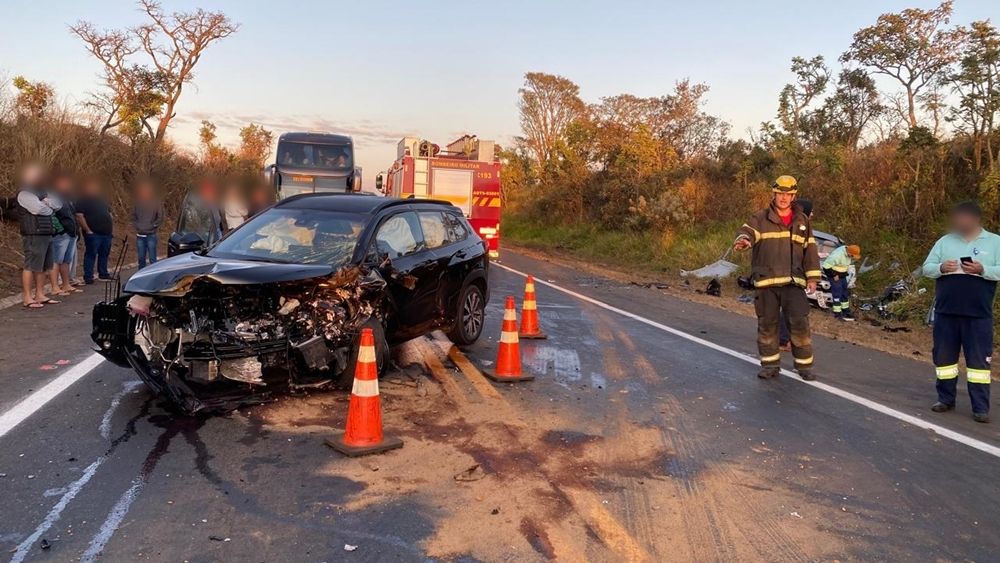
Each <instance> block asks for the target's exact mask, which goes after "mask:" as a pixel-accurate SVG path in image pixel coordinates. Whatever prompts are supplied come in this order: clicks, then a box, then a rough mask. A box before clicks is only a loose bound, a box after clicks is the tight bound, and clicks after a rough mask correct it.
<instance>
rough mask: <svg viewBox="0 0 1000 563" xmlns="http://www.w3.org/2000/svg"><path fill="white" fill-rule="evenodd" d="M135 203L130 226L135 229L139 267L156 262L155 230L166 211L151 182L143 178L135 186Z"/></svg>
mask: <svg viewBox="0 0 1000 563" xmlns="http://www.w3.org/2000/svg"><path fill="white" fill-rule="evenodd" d="M134 196H135V204H134V206H133V208H132V227H133V228H134V229H135V251H136V255H137V257H138V260H139V269H140V270H141V269H142V268H145V267H146V261H147V260H148V261H149V263H150V264H152V263H154V262H156V245H157V242H158V241H157V236H156V235H157V231H158V230H159V229H160V224H162V223H163V218H164V216H165V215H166V211H165V210H164V209H163V201H162V200H160V198H159V196H158V195H157V193H156V189H155V188H154V187H153V184H152V182H150V181H149V180H143V181H141V182H139V183H138V184H136V186H135V194H134Z"/></svg>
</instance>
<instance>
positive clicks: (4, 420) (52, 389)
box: [0, 352, 104, 438]
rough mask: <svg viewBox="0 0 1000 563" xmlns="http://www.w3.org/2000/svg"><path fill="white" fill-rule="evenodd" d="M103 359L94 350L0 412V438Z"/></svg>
mask: <svg viewBox="0 0 1000 563" xmlns="http://www.w3.org/2000/svg"><path fill="white" fill-rule="evenodd" d="M103 361H104V357H103V356H101V355H100V354H98V353H97V352H94V353H93V354H92V355H90V356H89V357H87V359H85V360H83V361H82V362H80V363H78V364H76V365H75V366H73V367H71V368H69V369H68V370H66V371H65V372H64V373H63V374H62V375H60V376H58V377H56V378H55V379H53V380H52V381H50V382H49V383H47V384H46V385H45V387H42V388H41V389H39V390H38V391H35V392H34V393H32V394H30V395H28V396H27V397H25V398H24V399H22V400H21V402H19V403H17V404H16V405H14V406H13V407H11V408H10V410H8V411H7V412H5V413H3V414H0V438H2V437H4V436H5V435H7V433H8V432H10V431H11V430H13V429H14V428H15V427H17V425H18V424H21V423H22V422H24V421H25V420H26V419H27V418H28V417H29V416H31V415H33V414H35V413H36V412H38V409H40V408H42V407H44V406H45V404H46V403H48V402H49V401H51V400H52V399H55V398H56V397H57V396H58V395H59V393H62V392H63V391H65V390H66V389H67V388H69V386H70V385H73V384H74V383H76V382H77V381H78V380H79V379H80V378H81V377H83V376H85V375H87V374H88V373H90V371H91V370H93V369H94V368H96V367H97V366H99V365H100V364H101V362H103Z"/></svg>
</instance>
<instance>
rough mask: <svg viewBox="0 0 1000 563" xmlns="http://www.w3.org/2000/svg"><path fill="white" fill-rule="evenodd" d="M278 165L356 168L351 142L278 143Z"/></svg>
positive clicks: (347, 169) (335, 169) (346, 169)
mask: <svg viewBox="0 0 1000 563" xmlns="http://www.w3.org/2000/svg"><path fill="white" fill-rule="evenodd" d="M278 166H294V167H297V168H315V169H318V170H334V171H338V172H347V171H350V170H352V169H353V168H354V155H353V154H352V151H351V145H349V144H346V143H345V144H323V143H294V142H288V141H282V142H280V143H278Z"/></svg>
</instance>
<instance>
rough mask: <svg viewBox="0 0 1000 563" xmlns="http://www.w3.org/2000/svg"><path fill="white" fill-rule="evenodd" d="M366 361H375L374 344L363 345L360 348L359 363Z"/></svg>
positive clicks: (371, 362)
mask: <svg viewBox="0 0 1000 563" xmlns="http://www.w3.org/2000/svg"><path fill="white" fill-rule="evenodd" d="M361 362H364V363H366V364H373V363H375V347H374V346H362V347H361V349H360V350H358V363H361Z"/></svg>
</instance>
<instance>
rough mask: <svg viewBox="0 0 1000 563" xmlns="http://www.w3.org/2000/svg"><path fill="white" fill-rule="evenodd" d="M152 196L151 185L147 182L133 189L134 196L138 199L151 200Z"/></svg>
mask: <svg viewBox="0 0 1000 563" xmlns="http://www.w3.org/2000/svg"><path fill="white" fill-rule="evenodd" d="M153 195H154V193H153V185H152V184H150V183H149V182H142V183H140V184H139V185H138V186H136V187H135V196H136V197H137V198H139V199H142V200H147V199H151V198H152V197H153Z"/></svg>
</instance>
